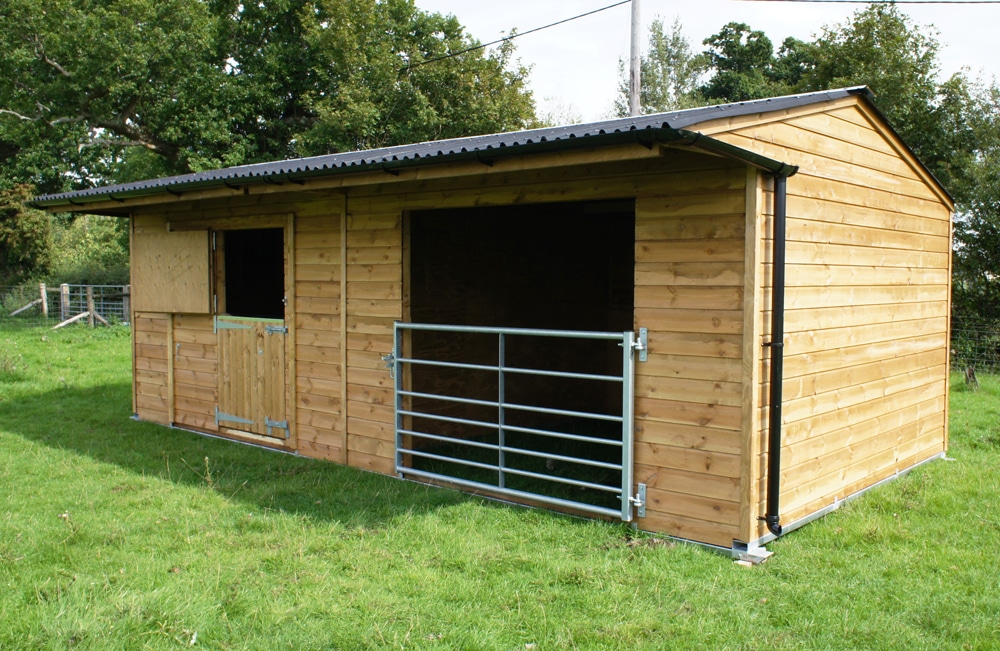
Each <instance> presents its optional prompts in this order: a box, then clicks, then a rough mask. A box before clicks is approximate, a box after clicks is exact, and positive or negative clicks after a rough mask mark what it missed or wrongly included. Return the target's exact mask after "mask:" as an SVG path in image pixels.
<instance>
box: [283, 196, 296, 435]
mask: <svg viewBox="0 0 1000 651" xmlns="http://www.w3.org/2000/svg"><path fill="white" fill-rule="evenodd" d="M295 257H296V256H295V213H289V214H288V223H287V224H286V225H285V330H286V332H287V333H288V334H286V335H285V421H286V430H285V431H286V435H287V437H288V438H287V440H286V441H285V445H286V446H287V447H289V448H291V449H293V450H295V449H298V447H299V437H298V428H297V427H296V423H297V422H298V411H299V410H298V388H297V386H298V381H297V377H298V376H297V374H296V364H295V359H296V357H298V355H297V354H296V352H295V351H296V348H295V332H296V330H298V328H297V323H296V301H295Z"/></svg>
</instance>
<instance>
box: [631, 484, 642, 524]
mask: <svg viewBox="0 0 1000 651" xmlns="http://www.w3.org/2000/svg"><path fill="white" fill-rule="evenodd" d="M635 492H636V494H635V495H634V496H633V497H631V498H630V499H631V501H632V506H634V507H635V514H636V516H637V517H640V518H644V517H646V484H638V485H637V486H636V491H635Z"/></svg>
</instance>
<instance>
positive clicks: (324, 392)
mask: <svg viewBox="0 0 1000 651" xmlns="http://www.w3.org/2000/svg"><path fill="white" fill-rule="evenodd" d="M296 370H297V367H296ZM295 390H296V391H297V392H301V393H308V394H310V395H318V396H334V395H340V391H341V386H340V381H339V380H324V379H320V378H311V377H304V376H302V375H299V376H298V377H297V378H295Z"/></svg>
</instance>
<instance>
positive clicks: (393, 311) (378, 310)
mask: <svg viewBox="0 0 1000 651" xmlns="http://www.w3.org/2000/svg"><path fill="white" fill-rule="evenodd" d="M347 286H348V292H350V286H351V284H350V283H348V285H347ZM347 314H348V315H349V316H355V317H385V318H389V319H401V318H403V303H402V301H400V300H371V299H360V298H349V299H347Z"/></svg>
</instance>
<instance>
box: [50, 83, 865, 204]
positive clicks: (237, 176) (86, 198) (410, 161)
mask: <svg viewBox="0 0 1000 651" xmlns="http://www.w3.org/2000/svg"><path fill="white" fill-rule="evenodd" d="M849 95H864V96H866V97H869V98H870V97H871V93H870V91H869V90H868V88H867V87H864V86H858V87H854V88H843V89H839V90H829V91H821V92H816V93H806V94H802V95H788V96H784V97H775V98H771V99H761V100H753V101H748V102H737V103H732V104H718V105H715V106H705V107H701V108H694V109H686V110H683V111H674V112H671V113H658V114H655V115H643V116H637V117H627V118H617V119H613V120H603V121H600V122H591V123H587V124H575V125H568V126H561V127H550V128H545V129H531V130H527V131H515V132H510V133H497V134H490V135H484V136H471V137H467V138H453V139H450V140H436V141H432V142H421V143H415V144H412V145H399V146H396V147H384V148H381V149H370V150H365V151H353V152H346V153H341V154H328V155H325V156H314V157H311V158H298V159H294V160H286V161H277V162H273V163H257V164H253V165H240V166H238V167H229V168H225V169H220V170H212V171H208V172H197V173H194V174H184V175H181V176H171V177H164V178H158V179H150V180H148V181H137V182H135V183H124V184H119V185H109V186H102V187H98V188H91V189H88V190H79V191H76V192H64V193H61V194H51V195H45V196H41V197H36V198H35V199H34V200H33V201H32V202H31V203H32V204H33V205H35V206H37V207H55V206H60V205H68V204H74V205H79V204H82V203H90V202H94V201H102V200H107V199H112V200H115V199H124V198H127V197H136V196H145V195H155V194H162V193H167V192H174V193H177V192H183V191H185V190H192V189H196V188H204V187H214V186H222V185H226V184H230V185H233V184H235V185H242V184H245V183H248V182H251V183H254V182H265V181H267V180H268V179H272V180H273V179H274V177H285V178H288V177H292V178H296V179H297V178H307V177H315V176H325V175H330V174H337V173H344V172H354V171H364V170H365V169H371V168H386V169H391V168H393V167H405V166H410V165H418V164H423V163H430V162H446V161H445V160H443V159H454V158H463V157H468V158H479V159H481V160H488V159H490V158H493V157H496V156H497V155H503V154H518V153H528V151H527V150H526V149H525V148H527V149H530V150H537V149H541V150H549V151H551V150H558V149H561V148H569V147H571V146H575V145H584V146H586V145H599V144H609V143H611V142H618V141H621V140H634V139H636V138H637V137H638V136H640V135H641V134H642V132H647V131H648V132H650V134H652V133H654V132H657V131H673V132H674V135H675V137H679V136H678V132H679V131H680V130H682V129H685V128H686V127H689V126H691V125H695V124H700V123H703V122H707V121H709V120H715V119H718V118H724V117H736V116H740V115H747V114H752V113H761V112H771V111H780V110H783V109H792V108H797V107H800V106H805V105H809V104H815V103H819V102H826V101H830V100H835V99H841V98H844V97H847V96H849ZM581 140H585V141H583V142H581ZM705 140H706V141H711V142H712V143H713V145H714V146H715V147H716V148H717V147H719V146H725V147H726V148H727V149H728V150H729V153H730V154H733V155H737V156H739V155H740V153H742V154H743V155H744V156H745V157H746V158H747V160H755V161H764V162H766V163H774V164H775V166H776V167H780V166H781V163H779V162H777V161H770V159H766V158H763V157H761V156H759V155H757V154H753V153H752V152H749V151H745V150H741V149H739V148H737V147H733V146H731V145H723V143H720V142H719V141H714V140H712V139H710V138H707V137H705ZM515 149H516V151H512V150H515ZM740 157H743V156H740ZM766 163H765V165H766Z"/></svg>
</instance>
